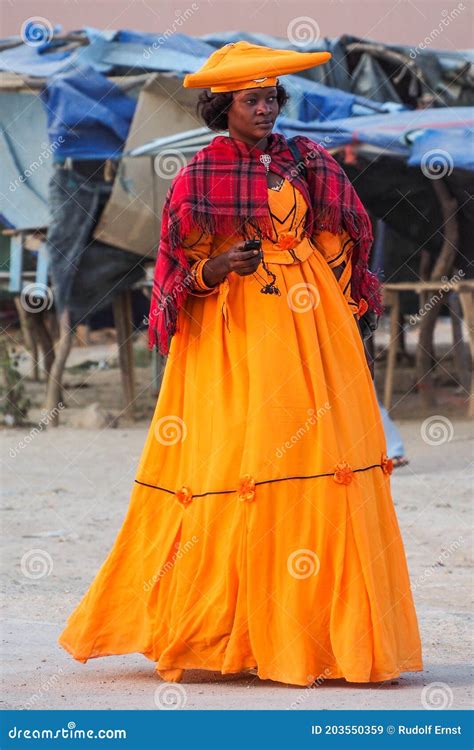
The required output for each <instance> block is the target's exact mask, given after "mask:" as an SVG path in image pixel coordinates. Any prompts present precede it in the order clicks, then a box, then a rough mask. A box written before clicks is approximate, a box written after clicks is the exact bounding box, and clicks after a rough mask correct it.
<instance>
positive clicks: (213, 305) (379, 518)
mask: <svg viewBox="0 0 474 750" xmlns="http://www.w3.org/2000/svg"><path fill="white" fill-rule="evenodd" d="M268 200H269V207H270V210H271V213H272V216H273V222H274V227H275V238H274V241H270V240H264V242H263V251H264V259H265V262H266V264H267V268H268V269H269V270H270V271H271V272H272V273H273V274H274V275H275V283H276V285H277V287H278V289H279V291H280V294H262V293H261V291H260V290H261V289H262V286H263V285H265V284H266V283H267V282H268V280H269V278H268V276H267V274H266V272H265V271H264V269H263V268H262V266H261V265H260V266H259V268H258V272H257V273H256V274H253V275H250V276H239V275H238V274H236V273H230V274H229V275H228V277H227V279H226V280H225V281H224V282H223V283H222V284H220V285H219V286H218V287H216V288H215V289H213V290H212V291H210V292H195V293H192V294H190V295H188V297H187V299H186V302H185V305H184V306H183V308H182V309H181V311H180V313H179V316H180V317H179V321H178V323H179V330H178V332H177V333H176V334H175V336H174V337H173V339H172V342H171V348H170V352H169V355H168V359H167V363H166V367H165V371H164V375H163V381H162V387H161V391H160V394H159V397H158V401H157V404H156V409H155V413H154V416H153V418H152V421H151V425H150V428H149V431H148V436H147V439H146V443H145V446H144V449H143V453H142V456H141V460H140V463H139V466H138V469H137V473H136V480H135V484H134V487H133V491H132V494H131V499H130V504H129V507H128V511H127V514H126V516H125V519H124V522H123V525H122V528H121V529H120V531H119V533H118V536H117V538H116V540H115V542H114V545H113V547H112V549H111V550H110V552H109V554H108V556H107V558H106V560H105V562H104V563H103V565H102V567H101V568H100V569H99V571H98V573H97V575H96V577H95V579H94V580H93V582H92V584H91V585H90V587H89V589H88V590H87V592H86V593H85V595H84V597H83V598H82V600H81V601H80V602H79V604H78V605H77V607H76V608H75V610H74V611H73V612H72V614H71V615H70V617H69V619H68V622H67V625H66V627H65V629H64V630H63V632H62V633H61V636H60V638H59V643H60V644H61V645H62V646H63V647H64V648H65V649H67V651H69V652H70V653H71V654H72V656H73V657H74V658H75V659H77V660H79V661H81V662H86V661H87V660H88V659H93V658H95V657H99V656H107V655H111V654H125V653H131V652H138V653H142V654H144V655H145V656H146V657H147V658H149V659H151V660H153V661H154V662H156V669H157V671H158V673H159V674H160V675H161V676H162V677H163V678H164V679H167V680H171V681H173V680H179V679H180V678H181V677H182V674H183V670H185V669H208V670H217V671H220V672H222V673H231V672H234V673H235V672H240V671H244V670H247V669H250V668H256V669H257V670H258V675H259V677H260V678H262V679H270V680H275V681H279V682H283V683H290V684H294V685H309V684H311V683H312V682H313V681H314V680H315V679H317V678H318V677H321V676H322V677H324V678H326V679H334V678H341V677H343V678H345V679H346V680H347V681H349V682H372V681H382V680H387V679H390V678H392V677H396V676H397V675H399V674H400V673H401V672H402V671H411V672H414V671H421V670H422V656H421V643H420V637H419V632H418V624H417V618H416V612H415V608H414V603H413V597H412V593H411V589H410V581H409V575H408V570H407V564H406V559H405V552H404V547H403V542H402V538H401V535H400V529H399V526H398V522H397V518H396V514H395V510H394V506H393V501H392V497H391V494H390V462H389V461H388V460H387V458H386V455H385V453H386V444H385V436H384V432H383V428H382V423H381V418H380V412H379V408H378V404H377V399H376V394H375V391H374V386H373V383H372V379H371V376H370V372H369V369H368V367H367V364H366V359H365V354H364V349H363V345H362V342H361V339H360V335H359V332H358V330H357V324H356V322H355V319H354V316H353V310H352V309H351V305H353V304H355V303H353V300H352V299H351V297H350V289H348V288H347V283H345V284H344V289H343V288H342V287H341V286H340V285H339V283H338V282H337V280H336V278H335V275H334V274H333V271H332V270H331V267H330V263H332V264H333V265H334V263H338V262H339V260H338V256H340V254H341V251H342V252H343V254H344V257H345V258H346V260H347V262H348V265H350V242H347V239H348V238H347V235H344V234H342V235H333V234H330V233H328V232H321V233H320V234H319V235H318V237H317V238H316V240H314V241H310V240H309V239H307V238H305V237H304V236H303V222H304V217H305V212H306V204H305V202H304V199H303V197H302V195H301V194H300V193H299V191H298V190H297V189H295V187H294V186H293V185H292V184H291V183H290V182H287V181H285V182H284V183H283V185H282V187H281V189H280V190H279V191H277V190H274V189H270V188H269V190H268ZM236 241H237V238H236V237H233V238H232V237H221V236H214V237H209V236H207V237H206V236H202V237H200V236H199V234H198V233H194V234H193V235H190V237H189V238H188V241H187V243H186V244H187V246H188V249H187V252H188V253H189V257H190V260H191V261H196V260H198V259H200V258H203V257H208V256H209V255H210V254H216V253H219V252H223V251H224V250H226V249H227V248H228V247H229V246H230V245H231V244H232V243H234V242H236ZM341 279H342V277H341ZM341 279H340V280H339V281H341ZM343 283H344V280H343ZM344 291H345V293H344Z"/></svg>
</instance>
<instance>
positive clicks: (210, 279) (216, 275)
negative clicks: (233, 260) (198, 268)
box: [202, 255, 227, 287]
mask: <svg viewBox="0 0 474 750" xmlns="http://www.w3.org/2000/svg"><path fill="white" fill-rule="evenodd" d="M226 276H227V270H226V267H225V265H224V263H223V257H222V255H218V256H216V257H215V258H209V259H208V260H207V261H206V262H205V263H204V266H203V269H202V278H203V281H204V283H205V284H206V285H207V286H209V287H212V286H217V284H220V283H221V282H222V281H224V279H225V277H226Z"/></svg>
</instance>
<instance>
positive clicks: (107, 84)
mask: <svg viewBox="0 0 474 750" xmlns="http://www.w3.org/2000/svg"><path fill="white" fill-rule="evenodd" d="M41 98H42V100H43V102H44V104H45V107H46V114H47V120H48V135H49V141H50V143H54V144H57V147H56V148H55V150H54V160H55V161H64V159H65V158H66V157H68V156H72V157H74V158H79V159H81V158H82V159H111V158H117V157H118V156H120V154H121V152H122V149H123V145H124V143H125V140H126V138H127V135H128V131H129V128H130V123H131V121H132V118H133V115H134V112H135V107H136V101H135V100H134V99H132V98H131V97H129V96H127V94H124V92H123V91H122V90H121V89H120V88H119V87H118V86H116V85H115V84H114V83H112V82H111V81H109V80H108V79H107V78H106V77H105V76H103V75H102V74H101V73H97V72H96V71H95V70H94V69H93V68H82V69H81V70H80V71H74V72H71V73H70V74H68V75H60V76H54V77H53V78H51V79H50V80H49V81H48V84H47V86H46V89H45V90H44V91H43V92H42V93H41Z"/></svg>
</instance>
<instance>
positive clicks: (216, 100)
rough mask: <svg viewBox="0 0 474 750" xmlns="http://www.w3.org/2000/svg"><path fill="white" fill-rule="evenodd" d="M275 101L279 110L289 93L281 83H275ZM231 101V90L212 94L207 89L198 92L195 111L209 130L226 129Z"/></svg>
mask: <svg viewBox="0 0 474 750" xmlns="http://www.w3.org/2000/svg"><path fill="white" fill-rule="evenodd" d="M276 90H277V102H278V108H279V110H280V112H281V110H282V109H283V107H284V106H285V104H286V103H287V101H288V99H289V98H290V95H289V94H288V93H287V92H286V89H285V87H284V86H282V84H281V83H277V86H276ZM232 102H233V96H232V91H228V92H225V93H223V94H212V93H211V92H210V91H208V90H207V89H206V90H205V91H202V92H201V93H200V94H199V98H198V103H197V106H196V113H197V115H198V117H201V118H202V119H203V120H204V122H205V123H206V125H207V127H208V128H210V129H211V130H214V131H216V132H219V131H220V130H227V129H228V122H227V112H228V110H229V109H230V106H231V104H232Z"/></svg>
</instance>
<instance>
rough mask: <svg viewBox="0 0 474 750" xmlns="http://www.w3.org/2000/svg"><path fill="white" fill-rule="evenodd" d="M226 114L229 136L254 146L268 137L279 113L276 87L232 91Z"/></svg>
mask: <svg viewBox="0 0 474 750" xmlns="http://www.w3.org/2000/svg"><path fill="white" fill-rule="evenodd" d="M232 94H233V101H232V104H231V106H230V108H229V110H228V112H227V121H228V126H229V135H230V136H231V137H232V138H238V139H240V140H242V141H246V142H247V143H251V144H255V143H258V142H259V141H261V140H262V139H264V138H266V137H267V136H269V135H270V133H271V132H272V130H273V125H274V123H275V120H276V118H277V116H278V113H279V107H278V100H277V89H276V86H266V87H265V88H255V89H244V90H243V91H233V92H232Z"/></svg>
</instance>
